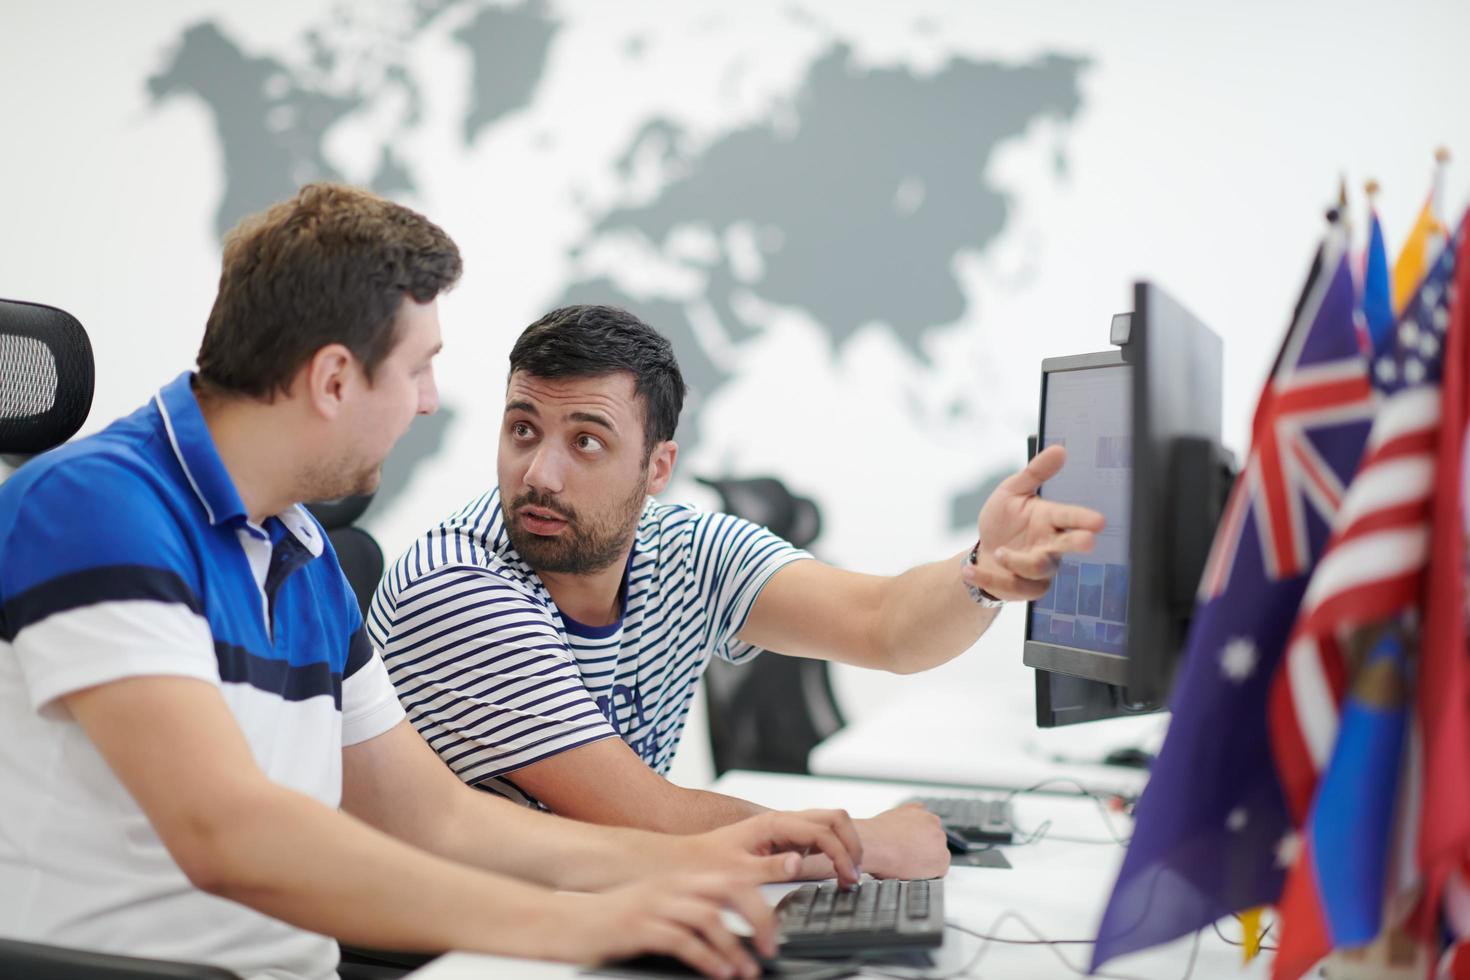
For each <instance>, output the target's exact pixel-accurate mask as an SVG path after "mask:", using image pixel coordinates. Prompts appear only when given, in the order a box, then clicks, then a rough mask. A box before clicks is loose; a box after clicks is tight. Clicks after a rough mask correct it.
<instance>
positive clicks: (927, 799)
mask: <svg viewBox="0 0 1470 980" xmlns="http://www.w3.org/2000/svg"><path fill="white" fill-rule="evenodd" d="M908 802H910V803H922V804H923V805H924V809H926V810H928V811H929V812H930V813H932V814H934V815H936V816H937V817H939V819H940V820H942V821H944V829H945V830H952V831H954V832H955V833H957V834H959V835H960V836H961V837H963V838H964V839H965V840H967V841H969V842H970V843H972V844H1009V843H1011V841H1012V839H1013V831H1014V829H1015V823H1014V818H1013V816H1012V813H1011V805H1010V803H1009V802H1007V801H1006V800H1003V799H989V798H986V797H974V796H916V797H914V798H913V799H912V800H909V801H908Z"/></svg>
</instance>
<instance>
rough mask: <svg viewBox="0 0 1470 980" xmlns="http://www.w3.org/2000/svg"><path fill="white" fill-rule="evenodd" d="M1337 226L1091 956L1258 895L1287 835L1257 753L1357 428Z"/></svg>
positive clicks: (1221, 537) (1280, 871) (1256, 441)
mask: <svg viewBox="0 0 1470 980" xmlns="http://www.w3.org/2000/svg"><path fill="white" fill-rule="evenodd" d="M1346 246H1347V243H1346V232H1345V230H1344V229H1342V228H1341V227H1340V226H1338V225H1337V224H1336V223H1334V225H1333V227H1332V228H1331V229H1330V230H1329V233H1328V235H1327V237H1326V239H1325V241H1324V242H1323V244H1322V246H1321V248H1319V250H1318V252H1317V256H1316V259H1315V260H1314V262H1313V264H1312V270H1311V272H1310V274H1309V275H1308V278H1307V283H1306V286H1305V288H1304V289H1303V291H1302V296H1301V299H1300V300H1299V302H1298V304H1297V307H1296V311H1295V314H1294V316H1293V319H1292V324H1291V326H1290V328H1289V330H1288V332H1287V335H1286V339H1285V341H1284V342H1283V344H1282V347H1281V351H1280V353H1279V354H1278V355H1277V359H1276V363H1275V365H1274V367H1273V368H1272V371H1271V375H1270V377H1269V379H1268V380H1267V382H1266V386H1265V390H1264V391H1262V393H1261V398H1260V402H1259V404H1258V406H1257V408H1256V415H1255V421H1254V426H1253V432H1252V445H1251V453H1250V457H1249V459H1248V460H1247V462H1246V466H1245V468H1244V470H1242V472H1241V474H1240V477H1239V478H1238V479H1237V481H1236V485H1235V487H1234V489H1233V491H1232V493H1231V495H1230V500H1229V503H1228V504H1227V506H1226V510H1225V514H1224V516H1223V517H1222V519H1221V522H1220V527H1219V530H1218V531H1217V533H1216V536H1215V542H1214V546H1213V548H1212V549H1211V553H1210V558H1209V561H1208V562H1207V563H1206V568H1205V574H1204V577H1203V579H1202V581H1201V584H1200V596H1199V605H1198V606H1197V608H1196V611H1195V615H1194V621H1193V624H1192V627H1191V630H1190V634H1189V638H1188V640H1187V641H1186V645H1185V655H1184V662H1183V664H1182V665H1181V668H1180V673H1179V680H1178V682H1177V685H1176V687H1175V690H1174V694H1173V699H1172V703H1171V708H1172V710H1173V713H1174V720H1173V722H1172V724H1171V726H1170V729H1169V735H1168V738H1167V739H1166V740H1165V742H1164V746H1163V749H1162V751H1161V752H1160V754H1159V757H1158V760H1157V761H1156V762H1155V764H1154V768H1153V776H1152V778H1151V779H1150V780H1149V784H1148V788H1147V789H1146V790H1145V791H1144V794H1143V797H1142V799H1141V800H1140V801H1139V805H1138V810H1137V822H1136V824H1135V827H1134V833H1133V840H1132V843H1131V844H1130V846H1129V848H1128V853H1127V855H1126V857H1125V858H1124V861H1123V867H1122V870H1121V871H1120V872H1119V874H1118V880H1117V883H1116V884H1115V885H1114V887H1113V893H1112V897H1111V898H1110V900H1109V902H1108V906H1107V909H1106V911H1105V912H1104V915H1103V920H1102V924H1101V925H1100V926H1099V929H1098V937H1097V943H1096V946H1095V947H1094V950H1093V960H1092V968H1093V970H1094V971H1095V970H1097V969H1098V968H1099V967H1100V966H1101V965H1102V964H1103V963H1105V962H1107V961H1108V960H1110V959H1112V958H1113V957H1115V956H1119V955H1122V954H1124V953H1129V952H1133V951H1135V950H1140V949H1145V948H1147V947H1150V946H1155V945H1157V944H1159V943H1163V942H1167V941H1168V940H1171V939H1175V938H1177V937H1179V936H1182V935H1186V934H1187V933H1190V932H1192V931H1194V930H1196V929H1200V928H1202V927H1204V926H1206V925H1208V924H1209V923H1211V922H1214V921H1215V920H1216V919H1218V918H1220V917H1221V916H1224V915H1228V914H1230V913H1232V912H1237V911H1240V910H1242V909H1247V908H1252V907H1254V906H1257V905H1264V904H1267V903H1270V902H1272V901H1274V900H1275V899H1276V897H1277V896H1278V895H1279V894H1280V892H1281V887H1282V883H1283V881H1284V877H1285V872H1286V869H1287V868H1289V867H1290V866H1291V863H1292V859H1293V857H1294V854H1293V853H1290V850H1291V846H1292V844H1293V843H1294V841H1295V840H1296V838H1295V836H1294V835H1293V834H1292V833H1291V831H1292V824H1291V820H1290V818H1289V815H1288V812H1287V808H1286V802H1285V799H1284V797H1283V795H1282V790H1281V786H1280V784H1279V782H1278V781H1277V778H1276V774H1275V768H1274V766H1273V764H1272V754H1271V743H1270V737H1269V733H1268V729H1267V705H1268V697H1269V693H1270V689H1271V682H1272V678H1273V676H1274V675H1275V672H1276V665H1277V663H1278V661H1279V660H1280V659H1281V654H1282V650H1283V648H1284V646H1285V643H1286V639H1287V636H1288V633H1289V632H1290V630H1291V628H1292V626H1293V624H1294V622H1295V620H1296V612H1297V607H1298V605H1299V604H1300V602H1301V598H1302V594H1303V591H1304V590H1305V588H1306V585H1307V579H1308V576H1309V573H1310V572H1311V569H1312V566H1313V564H1314V563H1315V562H1316V560H1317V557H1318V556H1319V555H1320V554H1321V553H1322V550H1323V548H1324V547H1325V545H1326V542H1327V539H1328V536H1329V532H1330V527H1331V522H1332V520H1333V518H1334V516H1335V514H1336V510H1337V507H1338V506H1339V505H1340V503H1341V500H1342V495H1343V492H1344V487H1345V486H1346V484H1347V483H1348V481H1349V480H1350V479H1351V477H1352V474H1353V471H1354V470H1355V469H1356V467H1357V464H1358V460H1359V457H1360V456H1361V455H1362V451H1363V446H1364V443H1365V440H1366V438H1367V435H1368V424H1369V421H1368V420H1369V416H1370V414H1371V408H1372V390H1371V388H1370V386H1369V384H1368V379H1367V367H1366V363H1365V359H1364V357H1363V352H1362V348H1361V345H1360V343H1359V340H1358V333H1357V328H1356V326H1355V324H1354V306H1355V302H1356V295H1355V292H1356V291H1355V289H1354V286H1353V281H1352V275H1351V272H1350V270H1349V266H1348V257H1347V247H1346Z"/></svg>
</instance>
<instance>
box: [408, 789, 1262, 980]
mask: <svg viewBox="0 0 1470 980" xmlns="http://www.w3.org/2000/svg"><path fill="white" fill-rule="evenodd" d="M713 788H714V789H717V790H719V791H720V792H723V793H730V794H733V795H736V796H741V797H744V798H745V799H749V800H753V801H755V802H758V803H762V804H765V805H767V806H772V807H777V808H780V809H793V810H795V809H805V808H808V807H816V806H843V807H845V808H846V809H847V810H849V811H850V812H851V813H852V814H853V815H854V816H866V815H870V814H872V813H876V812H878V811H880V810H883V809H886V808H888V807H890V806H892V805H894V804H896V803H898V802H899V801H900V800H902V799H904V798H905V797H906V796H908V795H910V794H912V793H913V792H914V790H915V788H916V787H915V786H914V785H913V784H884V783H878V782H872V781H851V780H841V779H823V778H818V777H806V776H780V775H772V774H766V773H748V772H734V773H728V774H726V775H725V776H724V777H723V778H721V779H720V780H718V781H717V782H716V783H715V785H714V787H713ZM919 788H920V789H922V788H923V787H919ZM1015 811H1016V823H1017V824H1018V826H1020V827H1021V828H1023V829H1033V828H1036V827H1039V826H1040V825H1041V824H1042V823H1043V822H1044V821H1047V820H1050V821H1051V830H1050V833H1052V834H1056V835H1059V836H1066V837H1079V838H1089V839H1097V840H1106V839H1107V838H1108V836H1109V835H1108V828H1107V825H1106V824H1105V823H1104V822H1103V819H1102V817H1101V816H1100V815H1099V813H1098V811H1097V808H1096V806H1095V805H1094V803H1093V802H1092V801H1091V800H1089V799H1085V798H1080V797H1078V798H1070V799H1069V798H1066V797H1058V796H1046V795H1040V794H1038V795H1028V796H1019V797H1017V798H1016V800H1015ZM1111 816H1112V820H1113V825H1114V828H1115V829H1116V830H1117V831H1118V833H1119V834H1120V835H1123V836H1125V837H1126V835H1127V834H1128V833H1130V832H1131V821H1130V820H1129V819H1128V818H1126V817H1124V816H1121V815H1119V814H1112V815H1111ZM1006 855H1007V857H1008V858H1009V860H1010V861H1011V864H1012V865H1013V867H1012V868H1009V869H998V868H954V869H952V870H951V871H950V874H949V877H948V878H947V879H946V880H945V895H944V901H945V917H946V918H947V919H949V920H951V921H955V922H958V923H959V924H961V925H963V926H965V927H967V928H970V929H975V930H977V931H980V932H987V931H989V930H991V928H992V927H993V926H994V927H995V929H996V932H997V934H999V935H1001V936H1005V937H1009V938H1016V939H1033V938H1035V937H1034V936H1032V935H1031V934H1029V933H1028V932H1027V931H1026V930H1025V928H1023V927H1022V926H1021V925H1020V924H1019V923H1017V922H1015V921H1010V922H1005V923H1002V924H1000V925H999V926H996V922H997V920H998V919H1000V917H1001V916H1002V915H1003V914H1004V913H1005V912H1007V911H1009V910H1014V911H1016V912H1018V913H1020V915H1022V916H1024V918H1025V919H1026V921H1027V922H1029V923H1030V924H1031V925H1032V926H1033V927H1034V928H1035V929H1036V930H1038V931H1039V932H1040V933H1041V934H1042V935H1043V936H1044V937H1046V938H1047V939H1091V938H1092V937H1093V935H1094V933H1095V930H1096V926H1097V922H1098V919H1099V918H1100V917H1101V915H1102V909H1103V904H1104V902H1105V901H1106V900H1107V896H1108V893H1109V890H1110V889H1111V887H1112V883H1113V877H1114V875H1115V874H1116V873H1117V869H1118V865H1119V864H1120V863H1121V861H1122V858H1123V849H1122V848H1121V847H1119V846H1117V845H1115V844H1112V843H1108V844H1083V843H1072V842H1065V841H1061V840H1050V839H1045V838H1043V839H1042V840H1041V841H1039V842H1038V843H1036V844H1030V845H1024V846H1013V847H1010V848H1007V849H1006ZM789 887H791V886H768V887H767V893H768V897H769V898H770V899H771V901H772V902H774V901H775V900H776V899H777V898H778V897H779V896H780V895H781V894H782V893H784V891H786V890H787V889H789ZM1222 928H1224V929H1225V930H1226V934H1227V935H1231V936H1232V937H1234V936H1236V935H1237V934H1238V931H1237V930H1235V929H1234V928H1233V924H1232V925H1227V926H1224V927H1222ZM1193 945H1194V939H1193V938H1192V937H1191V938H1185V939H1182V940H1179V941H1176V942H1174V943H1171V944H1169V945H1167V946H1163V947H1160V948H1158V949H1154V950H1150V951H1148V952H1144V953H1139V954H1136V955H1133V956H1128V957H1124V958H1120V959H1118V960H1116V961H1114V962H1113V963H1111V964H1109V965H1108V967H1107V968H1106V970H1105V975H1107V976H1119V977H1123V976H1126V977H1131V978H1140V980H1141V978H1154V977H1157V978H1165V980H1177V978H1182V977H1183V976H1184V975H1185V970H1186V968H1187V966H1188V963H1189V959H1190V954H1191V949H1192V948H1193ZM978 947H979V940H976V939H972V938H970V937H968V936H965V935H963V934H961V933H958V932H956V931H954V930H951V931H950V932H949V934H948V935H947V937H946V939H945V944H944V946H943V947H942V948H941V949H940V950H939V953H938V955H937V957H936V964H935V966H936V972H940V973H942V972H944V971H951V972H952V971H954V970H956V969H958V968H960V967H961V966H963V965H964V964H965V963H967V962H969V961H970V959H971V957H973V956H974V954H975V951H976V950H977V948H978ZM1054 951H1055V952H1054ZM1057 952H1059V953H1060V954H1061V955H1062V956H1064V957H1066V959H1067V960H1068V962H1070V963H1072V964H1073V965H1074V966H1076V967H1078V968H1080V969H1085V968H1086V966H1087V964H1088V961H1089V957H1090V955H1091V948H1090V947H1088V946H1071V945H1069V946H1060V947H1047V946H1016V945H1009V944H1004V943H992V944H991V945H990V947H989V949H988V950H987V951H986V953H985V955H984V957H983V959H981V961H980V962H979V963H978V964H977V965H976V967H975V971H974V973H973V975H974V976H977V977H1004V978H1015V980H1029V978H1043V977H1044V978H1048V980H1050V978H1055V977H1064V976H1071V975H1073V974H1072V972H1071V971H1069V970H1068V969H1067V968H1066V967H1064V966H1063V965H1062V963H1060V962H1059V961H1058V960H1057ZM1267 973H1268V970H1267V962H1266V960H1265V959H1264V958H1261V959H1257V960H1256V961H1255V962H1254V963H1252V964H1251V965H1250V966H1249V967H1248V968H1247V967H1243V966H1242V965H1241V956H1240V950H1238V949H1236V948H1234V947H1232V946H1228V945H1227V944H1225V943H1224V942H1222V941H1221V940H1220V939H1219V938H1218V937H1217V936H1216V935H1215V933H1214V931H1213V930H1212V929H1206V930H1205V931H1204V933H1203V934H1202V935H1201V938H1200V941H1199V948H1198V951H1197V955H1196V962H1195V964H1194V971H1193V974H1192V977H1193V978H1214V977H1251V978H1260V977H1265V976H1266V975H1267ZM583 975H594V976H595V974H589V973H588V971H584V970H582V969H581V968H578V967H572V966H564V965H560V964H551V963H539V962H534V961H528V960H513V959H505V958H501V957H492V956H480V955H472V954H468V953H454V954H450V955H449V956H445V957H441V958H440V959H438V960H435V961H434V962H433V963H431V964H429V965H428V966H426V967H424V968H423V969H421V970H419V971H417V972H415V973H414V974H412V977H413V980H502V978H505V980H508V978H512V977H514V978H521V977H525V978H530V980H538V978H552V977H556V978H566V977H577V976H583Z"/></svg>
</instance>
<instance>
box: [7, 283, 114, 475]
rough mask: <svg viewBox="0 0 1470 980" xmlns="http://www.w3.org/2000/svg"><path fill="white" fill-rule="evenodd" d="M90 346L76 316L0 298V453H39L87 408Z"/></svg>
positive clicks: (72, 427)
mask: <svg viewBox="0 0 1470 980" xmlns="http://www.w3.org/2000/svg"><path fill="white" fill-rule="evenodd" d="M93 379H94V375H93V366H92V344H91V342H90V341H88V340H87V332H86V331H85V330H83V329H82V325H81V324H80V323H78V322H77V320H76V317H73V316H72V315H71V314H69V313H65V312H63V311H61V310H58V309H56V308H55V307H51V306H42V305H40V304H38V303H22V302H19V301H16V300H8V299H0V453H39V452H43V451H45V450H47V449H50V448H52V447H53V446H59V445H61V444H62V443H63V442H65V441H66V440H68V439H70V438H71V437H72V435H74V434H75V433H76V431H77V429H79V428H81V427H82V423H83V422H85V421H86V420H87V413H88V412H89V411H91V409H92V385H93Z"/></svg>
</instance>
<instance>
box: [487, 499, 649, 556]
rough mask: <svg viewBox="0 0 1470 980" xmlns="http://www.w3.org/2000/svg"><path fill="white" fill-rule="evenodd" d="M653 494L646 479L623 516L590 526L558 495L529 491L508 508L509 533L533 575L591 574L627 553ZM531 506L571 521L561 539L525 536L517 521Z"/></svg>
mask: <svg viewBox="0 0 1470 980" xmlns="http://www.w3.org/2000/svg"><path fill="white" fill-rule="evenodd" d="M647 495H648V480H647V479H644V480H641V481H640V482H639V483H638V486H636V487H635V488H634V489H633V493H632V494H630V495H629V496H628V498H627V499H626V500H624V501H623V506H622V507H620V508H619V509H618V513H617V514H615V515H613V517H611V518H610V519H608V520H607V521H605V522H597V523H590V524H589V523H587V522H585V521H583V520H582V518H581V517H580V516H579V515H578V514H577V512H576V511H574V510H572V509H571V508H570V507H568V506H567V505H566V504H564V503H561V502H560V501H558V500H557V499H556V497H554V496H553V495H551V494H542V493H536V492H535V491H528V492H526V493H523V494H521V496H519V497H517V498H516V499H515V502H514V503H513V504H512V505H511V506H510V508H509V509H506V511H505V514H504V517H505V531H506V534H507V535H509V537H510V543H511V546H512V547H514V548H515V550H516V553H517V554H519V555H520V556H521V560H522V561H524V562H525V563H526V564H527V565H530V566H531V569H532V571H534V572H536V573H538V574H539V573H541V572H551V573H552V574H556V575H590V574H592V573H593V572H600V571H602V570H603V569H604V568H607V567H608V566H609V565H611V564H613V563H614V562H616V561H618V560H619V559H621V558H622V557H623V551H624V550H625V549H626V548H627V547H628V544H629V542H631V541H632V540H633V535H634V534H635V533H636V532H637V530H638V518H639V517H640V516H642V514H643V501H644V499H645V498H646V497H647ZM528 504H529V505H530V506H532V507H540V508H543V509H545V510H549V511H551V512H553V513H555V514H557V515H558V516H560V517H562V518H565V519H566V522H567V529H566V530H565V531H563V532H562V533H561V534H559V535H557V536H556V537H543V536H541V535H538V534H531V533H530V532H528V531H523V530H522V529H521V528H520V526H519V525H517V523H516V521H515V513H516V511H517V510H519V509H520V508H521V507H524V506H526V505H528ZM501 507H502V509H505V497H504V494H502V495H501Z"/></svg>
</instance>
